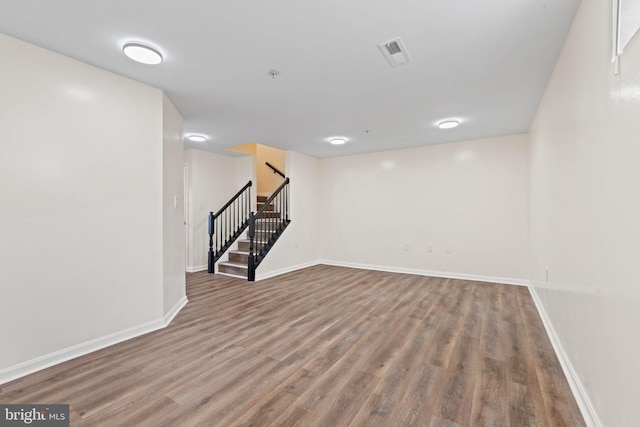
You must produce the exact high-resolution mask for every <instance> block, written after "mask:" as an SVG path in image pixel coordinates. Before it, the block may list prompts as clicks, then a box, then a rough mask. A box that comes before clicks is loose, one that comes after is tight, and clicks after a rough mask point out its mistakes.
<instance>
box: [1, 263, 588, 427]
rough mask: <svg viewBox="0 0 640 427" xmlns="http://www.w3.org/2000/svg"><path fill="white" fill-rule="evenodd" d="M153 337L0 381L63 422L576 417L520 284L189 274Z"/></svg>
mask: <svg viewBox="0 0 640 427" xmlns="http://www.w3.org/2000/svg"><path fill="white" fill-rule="evenodd" d="M187 293H188V298H189V301H190V302H189V304H188V305H187V306H186V307H185V308H184V309H183V310H182V312H180V313H179V314H178V316H177V317H176V318H175V320H174V321H173V323H172V324H171V325H170V326H169V327H167V328H165V329H163V330H161V331H157V332H154V333H151V334H147V335H145V336H142V337H138V338H136V339H132V340H129V341H127V342H124V343H121V344H118V345H115V346H113V347H110V348H107V349H104V350H101V351H97V352H95V353H92V354H89V355H87V356H84V357H80V358H77V359H75V360H72V361H69V362H66V363H63V364H61V365H58V366H55V367H52V368H49V369H46V370H44V371H41V372H38V373H35V374H33V375H30V376H27V377H25V378H22V379H19V380H17V381H14V382H11V383H8V384H4V385H2V386H0V402H2V403H68V404H70V408H71V425H72V426H102V425H104V426H330V427H334V426H384V427H394V426H426V427H458V426H554V427H555V426H583V425H584V422H583V420H582V417H581V415H580V412H579V409H578V407H577V405H576V402H575V400H574V398H573V396H572V394H571V391H570V389H569V386H568V384H567V381H566V379H565V378H564V376H563V373H562V369H561V367H560V365H559V363H558V360H557V358H556V356H555V353H554V352H553V349H552V347H551V343H550V342H549V340H548V338H547V335H546V333H545V330H544V327H543V325H542V323H541V321H540V318H539V316H538V313H537V311H536V309H535V306H534V304H533V301H532V299H531V296H530V295H529V292H528V290H527V289H526V288H524V287H517V286H509V285H499V284H488V283H480V282H470V281H462V280H452V279H439V278H430V277H422V276H413V275H405V274H394V273H384V272H376V271H366V270H355V269H348V268H340V267H329V266H316V267H311V268H307V269H304V270H300V271H297V272H293V273H289V274H286V275H282V276H279V277H277V278H273V279H268V280H264V281H261V282H255V283H249V282H246V281H243V280H239V279H234V278H230V277H224V276H218V275H216V276H211V275H207V274H206V273H194V274H189V275H188V276H187Z"/></svg>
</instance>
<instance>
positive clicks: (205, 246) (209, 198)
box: [185, 150, 256, 271]
mask: <svg viewBox="0 0 640 427" xmlns="http://www.w3.org/2000/svg"><path fill="white" fill-rule="evenodd" d="M185 161H186V163H187V168H188V171H189V178H188V179H189V191H190V193H189V197H188V199H189V219H188V221H187V226H188V229H189V249H188V253H189V256H188V260H187V271H199V270H205V269H206V268H207V253H208V251H209V235H208V234H207V233H208V229H207V221H208V219H207V218H208V215H209V212H212V211H213V212H215V211H217V210H218V209H220V208H221V207H222V206H223V205H224V204H225V203H226V202H227V201H229V199H230V198H231V197H232V196H233V195H234V194H235V193H237V192H238V190H240V189H241V188H242V187H243V186H244V185H245V184H246V183H247V182H248V181H249V180H250V179H253V180H254V182H255V177H254V176H253V174H254V171H253V159H252V158H251V156H246V157H232V156H225V155H222V154H216V153H210V152H207V151H200V150H185ZM251 191H252V194H253V195H254V198H255V194H256V193H255V186H254V187H253V188H252V190H251Z"/></svg>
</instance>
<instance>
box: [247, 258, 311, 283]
mask: <svg viewBox="0 0 640 427" xmlns="http://www.w3.org/2000/svg"><path fill="white" fill-rule="evenodd" d="M318 264H322V262H320V261H310V262H305V263H302V264H298V265H294V266H291V267H285V268H280V269H278V270H273V271H269V272H267V273H264V274H260V273H257V272H256V273H257V274H256V281H260V280H265V279H270V278H272V277H276V276H280V275H281V274H285V273H291V272H292V271H296V270H301V269H303V268H308V267H313V266H314V265H318Z"/></svg>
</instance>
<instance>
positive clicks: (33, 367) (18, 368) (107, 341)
mask: <svg viewBox="0 0 640 427" xmlns="http://www.w3.org/2000/svg"><path fill="white" fill-rule="evenodd" d="M187 302H188V301H187V297H186V296H184V297H183V298H182V299H181V300H180V301H178V302H177V303H176V304H175V305H174V306H173V307H172V308H171V310H169V311H168V312H167V313H166V314H165V315H164V316H163V317H161V318H160V319H156V320H152V321H151V322H147V323H143V324H142V325H138V326H134V327H132V328H129V329H125V330H123V331H118V332H114V333H112V334H109V335H105V336H103V337H99V338H94V339H92V340H89V341H86V342H83V343H80V344H76V345H74V346H71V347H67V348H64V349H62V350H59V351H56V352H53V353H49V354H45V355H44V356H40V357H37V358H35V359H31V360H28V361H26V362H22V363H19V364H17V365H14V366H10V367H8V368H5V369H2V370H0V384H4V383H8V382H9V381H13V380H16V379H18V378H21V377H24V376H26V375H29V374H33V373H34V372H38V371H41V370H43V369H46V368H50V367H51V366H54V365H58V364H60V363H63V362H66V361H68V360H71V359H75V358H77V357H80V356H84V355H87V354H89V353H93V352H94V351H98V350H101V349H103V348H106V347H109V346H112V345H115V344H119V343H121V342H124V341H127V340H130V339H132V338H136V337H139V336H141V335H144V334H148V333H149V332H153V331H157V330H158V329H162V328H164V327H166V326H168V325H169V323H171V321H172V320H173V318H174V317H175V316H176V315H177V314H178V312H179V311H180V310H181V309H182V308H183V307H184V306H185V305H186V304H187Z"/></svg>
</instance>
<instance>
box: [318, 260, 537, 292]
mask: <svg viewBox="0 0 640 427" xmlns="http://www.w3.org/2000/svg"><path fill="white" fill-rule="evenodd" d="M318 264H325V265H333V266H336V267H349V268H359V269H362V270H375V271H386V272H389V273H403V274H415V275H418V276H431V277H443V278H446V279H460V280H473V281H476V282H488V283H504V284H506V285H517V286H528V285H529V282H528V281H527V280H524V279H514V278H510V277H494V276H480V275H475V274H463V273H452V272H448V271H432V270H420V269H414V268H402V267H389V266H384V265H372V264H359V263H353V262H342V261H330V260H321V261H319V262H318Z"/></svg>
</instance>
